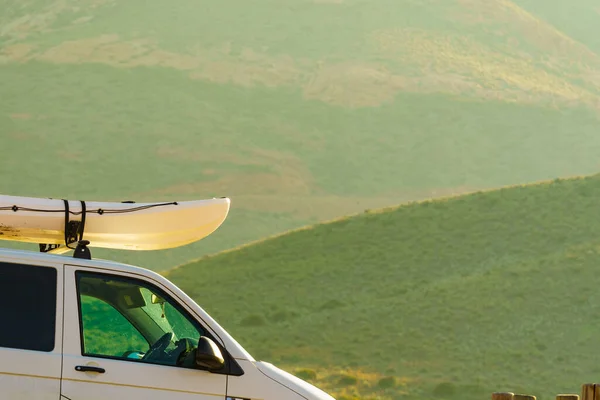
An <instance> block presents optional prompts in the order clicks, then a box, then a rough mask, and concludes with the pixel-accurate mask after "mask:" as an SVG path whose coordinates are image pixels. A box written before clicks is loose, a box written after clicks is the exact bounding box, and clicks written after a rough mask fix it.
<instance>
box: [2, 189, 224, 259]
mask: <svg viewBox="0 0 600 400" xmlns="http://www.w3.org/2000/svg"><path fill="white" fill-rule="evenodd" d="M68 206H69V221H79V222H81V220H82V216H83V215H82V214H83V213H82V204H81V202H80V201H68ZM85 207H86V213H85V224H84V232H83V239H85V240H88V241H89V242H90V244H89V246H90V247H101V248H107V249H123V250H163V249H170V248H175V247H180V246H184V245H186V244H190V243H193V242H196V241H198V240H201V239H203V238H205V237H206V236H208V235H210V234H211V233H213V232H214V231H215V230H216V229H217V228H219V226H221V224H222V223H223V222H224V221H225V219H226V217H227V214H228V213H229V207H230V200H229V199H228V198H219V199H207V200H194V201H182V202H174V203H135V204H131V203H108V202H85ZM65 208H66V207H65V203H64V201H63V200H57V199H40V198H30V197H17V196H0V240H9V241H17V242H26V243H40V244H49V245H64V244H65Z"/></svg>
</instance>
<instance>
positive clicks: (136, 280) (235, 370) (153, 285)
mask: <svg viewBox="0 0 600 400" xmlns="http://www.w3.org/2000/svg"><path fill="white" fill-rule="evenodd" d="M81 276H86V277H96V278H100V279H115V280H119V281H121V282H131V283H132V284H133V285H137V286H139V287H146V288H147V289H148V290H150V291H151V292H153V293H156V294H159V295H161V296H163V298H164V299H165V301H168V302H170V303H171V305H172V306H173V308H175V309H176V310H177V311H179V312H180V313H181V314H183V315H184V316H185V317H187V318H188V319H189V320H190V322H191V323H192V324H193V325H194V326H196V328H197V329H198V330H199V331H200V332H203V333H204V335H203V336H205V337H207V338H209V339H211V340H212V341H213V342H215V344H216V345H217V347H218V348H219V349H220V350H221V353H222V354H223V358H224V360H225V365H224V367H223V368H222V369H220V370H218V371H210V373H214V374H219V375H233V376H241V375H243V373H244V372H243V370H242V368H241V367H240V366H239V364H238V363H237V362H236V361H235V359H234V358H233V357H231V356H230V355H229V353H228V352H227V350H226V349H225V347H224V346H223V345H222V344H221V341H220V340H218V339H217V338H216V337H215V336H214V334H213V332H212V331H211V330H210V329H209V328H207V327H206V326H205V324H204V323H203V321H201V318H198V317H196V316H195V314H194V313H191V312H190V311H188V310H187V309H186V308H185V307H184V306H183V305H182V304H181V300H180V299H179V298H178V297H177V296H176V295H174V294H172V293H171V292H169V291H167V289H166V288H163V287H161V286H159V284H158V282H151V281H149V280H147V279H144V277H143V276H136V277H132V276H129V275H120V274H117V273H110V272H98V271H93V270H88V269H79V268H78V269H76V270H75V271H74V280H75V296H76V298H77V317H78V319H79V321H78V328H79V338H80V349H79V350H80V354H81V356H82V357H90V358H99V359H107V360H115V361H124V362H131V363H135V364H141V365H156V366H162V367H170V368H180V369H186V370H190V369H191V370H197V371H207V370H206V369H203V368H199V367H185V366H178V365H169V364H164V363H157V362H150V361H141V360H136V359H133V358H124V357H116V356H108V355H98V354H86V353H85V348H84V347H85V343H84V332H83V314H82V307H81V290H80V277H81ZM91 297H95V296H91ZM106 304H108V305H110V306H111V307H113V308H114V309H115V310H116V311H117V312H118V313H119V314H121V315H122V316H123V318H125V319H126V320H127V321H128V322H129V323H130V324H131V325H132V326H133V327H134V328H135V329H136V330H138V332H139V329H138V328H137V327H136V326H135V324H133V323H132V322H131V321H130V320H129V319H128V318H127V317H126V316H125V315H123V313H121V312H120V311H119V310H118V309H117V308H116V307H114V306H112V305H111V304H110V303H108V302H106ZM140 334H141V332H140ZM142 337H144V338H145V336H144V335H143V334H142ZM146 340H147V339H146Z"/></svg>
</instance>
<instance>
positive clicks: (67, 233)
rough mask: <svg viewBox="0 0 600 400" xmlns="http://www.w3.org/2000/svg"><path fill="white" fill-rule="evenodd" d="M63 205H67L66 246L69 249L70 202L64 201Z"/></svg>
mask: <svg viewBox="0 0 600 400" xmlns="http://www.w3.org/2000/svg"><path fill="white" fill-rule="evenodd" d="M63 203H65V246H67V247H69V201H68V200H65V199H63ZM69 248H70V247H69Z"/></svg>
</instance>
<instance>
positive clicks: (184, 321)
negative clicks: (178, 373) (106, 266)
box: [76, 271, 205, 368]
mask: <svg viewBox="0 0 600 400" xmlns="http://www.w3.org/2000/svg"><path fill="white" fill-rule="evenodd" d="M76 280H77V291H78V296H79V312H80V321H81V330H82V332H83V343H82V355H85V356H91V357H104V358H116V359H122V360H128V361H137V362H147V363H152V364H161V365H170V366H179V367H189V368H193V367H194V364H195V358H194V357H195V349H196V347H197V346H198V340H199V339H200V336H203V335H204V334H205V332H204V330H203V329H202V327H201V326H200V325H199V324H198V323H197V322H196V321H195V320H194V319H193V318H191V317H190V316H189V315H188V314H187V313H186V312H185V311H184V310H183V309H181V308H180V306H179V305H178V304H177V303H176V302H175V301H173V300H172V299H171V298H170V297H168V296H167V295H166V294H165V293H164V292H162V291H161V290H160V289H158V288H156V287H154V286H153V285H150V284H148V283H146V282H144V281H141V280H137V279H131V278H125V277H120V276H114V275H105V274H96V273H88V272H82V271H77V272H76Z"/></svg>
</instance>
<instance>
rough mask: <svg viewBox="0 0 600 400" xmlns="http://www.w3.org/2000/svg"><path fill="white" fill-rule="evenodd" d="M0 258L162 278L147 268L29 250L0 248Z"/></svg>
mask: <svg viewBox="0 0 600 400" xmlns="http://www.w3.org/2000/svg"><path fill="white" fill-rule="evenodd" d="M0 258H3V259H9V260H10V259H14V260H15V261H21V262H22V261H25V262H30V263H32V264H36V263H48V262H49V263H53V264H74V265H81V266H85V267H100V268H104V269H109V270H115V271H121V272H130V273H134V274H136V273H137V274H140V273H141V274H143V275H148V274H150V275H156V276H160V277H162V275H160V274H157V273H156V272H154V271H151V270H149V269H147V268H142V267H137V266H135V265H129V264H123V263H118V262H115V261H109V260H102V259H98V258H94V259H92V260H86V259H82V258H73V257H71V256H67V255H58V254H47V253H42V252H36V251H31V250H14V249H6V248H0Z"/></svg>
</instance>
